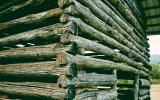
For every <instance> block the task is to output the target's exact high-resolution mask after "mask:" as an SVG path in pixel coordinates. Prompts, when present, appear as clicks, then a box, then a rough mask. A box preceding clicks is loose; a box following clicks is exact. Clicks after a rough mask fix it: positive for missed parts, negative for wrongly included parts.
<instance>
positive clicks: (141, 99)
mask: <svg viewBox="0 0 160 100" xmlns="http://www.w3.org/2000/svg"><path fill="white" fill-rule="evenodd" d="M149 98H150V96H149V95H148V94H146V95H144V96H141V97H139V99H138V100H148V99H149ZM149 100H150V99H149Z"/></svg>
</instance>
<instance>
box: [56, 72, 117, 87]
mask: <svg viewBox="0 0 160 100" xmlns="http://www.w3.org/2000/svg"><path fill="white" fill-rule="evenodd" d="M116 81H117V79H116V76H115V75H107V74H96V73H86V74H77V77H75V78H73V79H71V80H69V79H68V78H67V77H66V76H64V75H63V76H60V77H59V80H58V84H59V85H60V86H62V87H67V86H68V85H73V86H74V87H75V88H96V87H97V86H112V85H115V84H116Z"/></svg>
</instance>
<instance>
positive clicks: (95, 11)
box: [80, 0, 148, 53]
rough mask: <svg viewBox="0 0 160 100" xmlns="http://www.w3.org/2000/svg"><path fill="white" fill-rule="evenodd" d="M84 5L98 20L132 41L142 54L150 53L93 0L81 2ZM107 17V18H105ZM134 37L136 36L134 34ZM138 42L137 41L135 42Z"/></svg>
mask: <svg viewBox="0 0 160 100" xmlns="http://www.w3.org/2000/svg"><path fill="white" fill-rule="evenodd" d="M80 2H82V3H84V4H86V5H87V6H88V7H89V8H90V10H91V11H92V12H93V14H94V15H96V16H97V17H98V18H100V19H101V20H103V21H104V22H106V23H107V24H109V25H111V26H112V28H115V30H117V31H118V32H119V33H120V34H122V35H123V36H124V37H125V38H126V39H127V40H128V41H131V42H132V43H133V45H135V46H136V47H137V48H139V49H140V50H141V51H142V52H145V53H148V51H147V50H146V49H145V48H144V47H142V46H141V45H139V44H138V42H137V40H138V39H136V38H135V39H134V38H133V37H131V35H130V34H131V33H130V34H128V33H127V32H126V31H125V30H123V29H122V28H121V27H120V26H119V25H118V24H117V23H116V22H115V21H114V20H113V19H112V18H111V17H110V16H108V15H107V14H106V13H105V12H103V11H102V10H101V9H99V8H98V7H97V6H96V5H95V4H94V3H93V2H94V1H91V0H84V1H80ZM104 16H105V17H104ZM134 36H136V35H135V34H134ZM135 40H136V41H135ZM142 45H143V44H142Z"/></svg>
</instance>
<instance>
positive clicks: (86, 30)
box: [61, 15, 149, 65]
mask: <svg viewBox="0 0 160 100" xmlns="http://www.w3.org/2000/svg"><path fill="white" fill-rule="evenodd" d="M70 20H74V21H75V22H76V23H77V25H78V26H79V29H80V31H82V32H84V33H88V34H89V35H90V36H92V37H94V38H96V39H98V40H99V41H102V42H103V43H106V44H109V45H112V46H113V47H116V48H118V49H119V50H121V51H122V52H125V53H126V52H127V53H128V54H132V56H134V57H135V58H136V59H137V60H138V61H143V62H145V63H148V61H147V60H146V59H145V58H144V57H142V56H141V55H140V54H138V53H137V52H135V51H134V50H131V49H130V48H128V47H126V46H124V45H123V44H121V43H119V42H117V41H116V40H114V39H113V38H110V37H108V36H107V35H105V34H104V33H102V32H100V31H98V30H96V29H94V28H93V27H91V26H89V25H87V24H85V23H84V22H83V21H82V20H80V19H78V18H73V17H70V16H67V15H62V16H61V21H62V22H66V21H70ZM148 65H149V63H148Z"/></svg>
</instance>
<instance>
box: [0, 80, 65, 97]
mask: <svg viewBox="0 0 160 100" xmlns="http://www.w3.org/2000/svg"><path fill="white" fill-rule="evenodd" d="M0 93H4V94H6V95H12V96H14V97H21V98H27V97H28V98H30V99H31V98H32V99H33V98H36V99H40V100H44V99H45V100H46V99H47V100H48V99H49V100H50V99H54V100H57V99H58V100H62V99H64V98H65V97H66V96H67V90H66V89H62V88H59V87H58V86H56V84H53V83H38V82H21V83H16V82H14V83H13V82H0Z"/></svg>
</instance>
